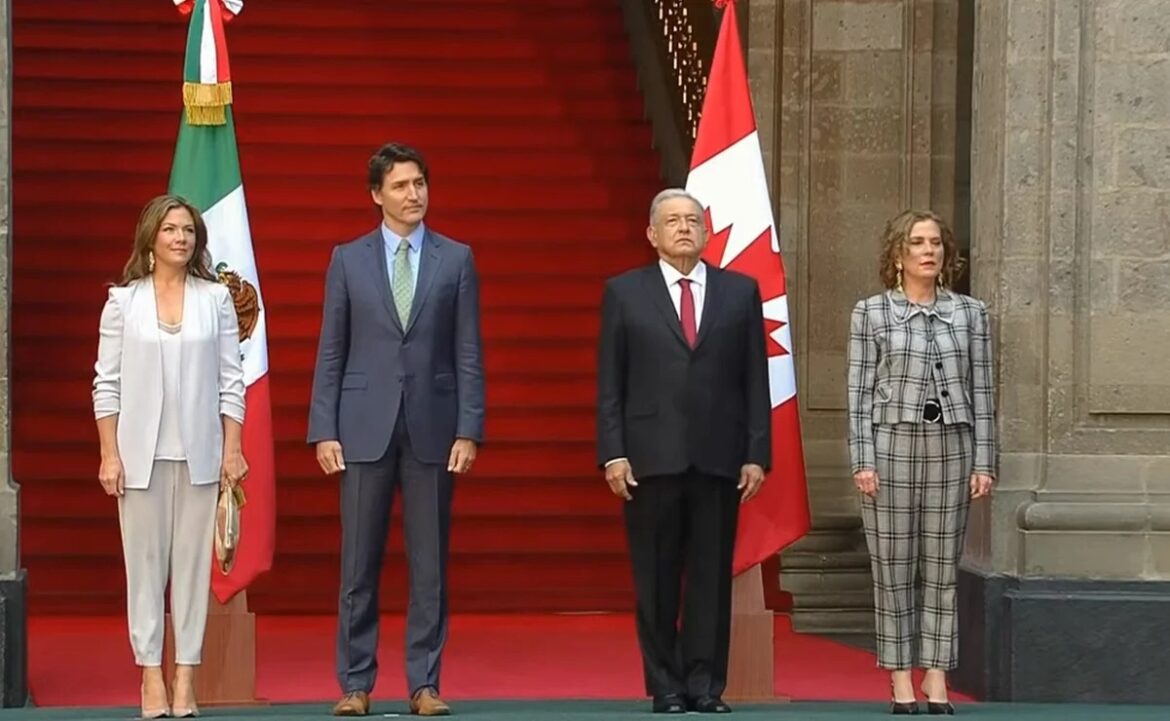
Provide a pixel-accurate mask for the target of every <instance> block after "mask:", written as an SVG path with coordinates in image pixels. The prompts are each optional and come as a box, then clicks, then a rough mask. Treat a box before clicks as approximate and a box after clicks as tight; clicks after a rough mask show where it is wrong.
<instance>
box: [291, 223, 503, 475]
mask: <svg viewBox="0 0 1170 721" xmlns="http://www.w3.org/2000/svg"><path fill="white" fill-rule="evenodd" d="M403 403H404V404H405V418H406V423H407V430H408V431H409V433H410V442H411V446H412V448H413V450H414V453H415V455H417V456H418V458H419V460H421V461H423V462H424V463H442V464H446V463H447V459H448V456H449V454H450V451H451V444H452V443H453V442H454V440H455V439H456V438H467V439H470V440H473V441H475V442H476V443H481V442H482V441H483V417H484V390H483V350H482V344H481V342H480V329H479V281H478V279H477V278H476V273H475V261H474V258H473V257H472V253H471V248H469V247H467V246H466V245H463V244H462V243H457V242H455V241H453V240H451V239H450V238H447V237H444V236H442V235H440V234H438V233H435V232H433V231H431V230H429V229H428V230H427V231H426V235H425V236H424V238H423V245H422V252H421V254H420V259H419V273H418V283H417V285H416V287H415V293H414V301H413V303H412V304H411V311H410V318H409V319H407V321H406V323H405V324H403V323H402V322H401V321H400V319H399V318H398V312H397V310H396V309H395V307H394V300H393V297H392V296H391V293H390V281H389V276H388V274H387V269H386V253H385V251H384V249H383V240H382V234H381V230H380V229H375V230H374V231H373V232H372V233H370V234H368V235H365V236H363V237H361V238H358V239H357V240H354V241H352V242H350V243H346V244H344V245H339V246H337V247H336V248H334V249H333V258H332V259H331V260H330V262H329V271H328V273H327V275H326V279H325V309H324V318H323V320H322V323H321V338H320V342H319V345H318V349H317V366H316V370H315V372H314V375H313V396H312V400H311V403H310V408H309V435H308V442H309V443H317V442H319V441H326V440H337V441H340V442H341V447H342V450H343V452H344V455H345V460H346V462H355V463H368V462H372V461H376V460H378V459H380V458H381V457H382V456H383V455H384V454H385V452H386V449H387V447H388V445H389V443H390V437H391V435H392V434H393V432H394V424H395V422H396V421H397V419H398V414H399V407H400V404H403Z"/></svg>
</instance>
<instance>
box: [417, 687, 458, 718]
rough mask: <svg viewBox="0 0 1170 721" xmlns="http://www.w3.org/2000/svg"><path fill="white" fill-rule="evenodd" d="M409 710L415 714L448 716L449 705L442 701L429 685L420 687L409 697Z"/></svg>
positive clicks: (449, 712) (449, 711)
mask: <svg viewBox="0 0 1170 721" xmlns="http://www.w3.org/2000/svg"><path fill="white" fill-rule="evenodd" d="M410 712H411V713H412V714H414V715H416V716H449V715H450V714H451V707H450V706H448V705H447V704H445V703H443V699H441V698H439V694H437V693H435V690H434V689H433V688H431V687H430V686H428V687H426V688H420V689H419V690H418V691H416V692H415V694H414V697H413V698H411V699H410Z"/></svg>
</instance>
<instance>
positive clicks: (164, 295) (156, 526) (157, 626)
mask: <svg viewBox="0 0 1170 721" xmlns="http://www.w3.org/2000/svg"><path fill="white" fill-rule="evenodd" d="M94 370H95V375H96V377H95V378H94V385H93V406H94V415H95V416H96V418H97V427H98V435H99V437H100V439H101V469H100V471H99V474H98V476H99V479H100V480H101V484H102V488H104V489H105V491H106V493H107V494H109V495H111V496H116V497H117V498H118V517H119V520H120V523H121V529H122V548H123V554H124V556H125V562H126V586H127V615H128V620H129V627H130V643H131V646H132V647H133V650H134V658H135V661H136V662H137V663H138V665H139V666H141V667H142V715H143V717H146V718H159V717H162V716H168V715H171V713H172V712H173V714H174V715H175V716H195V715H198V708H197V707H196V705H195V696H194V667H195V666H197V665H199V662H200V660H201V658H200V657H201V653H202V648H203V631H204V627H205V625H206V622H207V600H208V598H207V597H208V592H209V590H210V584H211V556H212V539H213V534H214V527H215V512H216V503H217V497H218V489H219V488H220V487H221V486H233V485H234V484H236V483H239V482H240V481H241V480H242V479H243V478H244V477H245V476H246V475H247V473H248V466H247V464H246V463H245V461H244V457H243V452H242V450H241V430H242V424H243V422H244V373H243V367H242V365H241V361H240V344H239V327H238V323H237V320H236V311H235V306H234V305H233V303H232V298H231V295H230V293H229V292H228V289H227V287H226V286H224V285H221V284H219V283H217V282H216V281H215V276H214V275H212V272H211V268H210V256H209V254H208V251H207V227H206V226H205V225H204V223H203V219H202V217H201V216H200V214H199V211H198V210H196V209H195V208H194V207H193V206H192V205H191V204H189V203H188V202H186V201H185V200H183V199H182V198H178V197H175V196H160V197H157V198H155V199H153V200H151V201H150V202H149V203H148V204H147V205H146V207H145V208H144V209H143V211H142V214H141V216H140V217H139V220H138V228H137V230H136V231H135V236H134V250H133V252H132V253H131V255H130V260H129V261H127V263H126V267H125V270H124V271H123V276H122V282H121V284H119V285H118V286H117V287H115V288H111V289H110V294H109V298H108V300H107V301H106V305H105V308H104V309H103V310H102V316H101V335H100V339H99V342H98V358H97V364H96V365H95V369H94ZM168 580H169V581H170V585H171V614H172V617H173V619H174V629H175V662H176V669H175V678H174V682H173V687H172V692H173V694H174V696H173V707H172V706H171V704H170V703H168V699H167V687H166V684H165V681H164V679H163V675H162V652H163V627H164V595H163V593H164V589H165V588H166V586H167V581H168Z"/></svg>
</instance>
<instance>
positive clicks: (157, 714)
mask: <svg viewBox="0 0 1170 721" xmlns="http://www.w3.org/2000/svg"><path fill="white" fill-rule="evenodd" d="M138 691H139V695H140V698H141V700H142V704H141V705H142V718H169V717H170V715H171V710H170V709H169V708H167V707H166V706H161V707H159V708H147V707H146V686H145V685H143V686H141V687H140V688H139V690H138Z"/></svg>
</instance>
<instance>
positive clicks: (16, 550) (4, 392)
mask: <svg viewBox="0 0 1170 721" xmlns="http://www.w3.org/2000/svg"><path fill="white" fill-rule="evenodd" d="M10 17H11V5H10V0H0V168H2V171H0V361H2V362H0V706H23V705H24V704H25V701H26V699H27V696H28V684H27V679H26V675H25V662H26V657H27V653H26V647H25V615H24V614H25V603H24V600H25V592H24V591H25V576H24V571H23V570H22V569H21V567H20V545H19V540H20V533H19V530H20V502H19V498H20V497H19V487H18V486H17V485H16V484H15V482H14V481H13V480H12V466H11V454H10V449H11V446H12V434H11V432H10V431H9V420H10V419H11V417H12V413H11V406H10V400H11V394H10V391H11V385H10V378H11V376H10V373H9V369H10V359H11V355H12V353H11V346H10V345H9V335H8V334H9V323H8V320H9V318H8V316H9V308H10V301H11V298H12V245H11V226H12V216H11V208H12V158H11V154H10V149H11V147H12V142H11V141H12V128H11V125H10V120H11V109H12V28H11V25H10V23H9V18H10Z"/></svg>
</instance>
